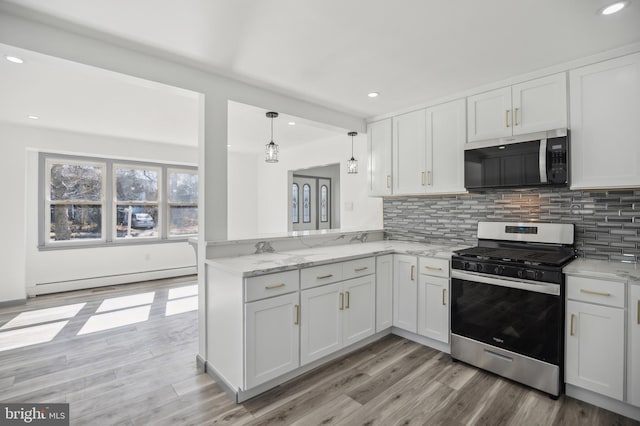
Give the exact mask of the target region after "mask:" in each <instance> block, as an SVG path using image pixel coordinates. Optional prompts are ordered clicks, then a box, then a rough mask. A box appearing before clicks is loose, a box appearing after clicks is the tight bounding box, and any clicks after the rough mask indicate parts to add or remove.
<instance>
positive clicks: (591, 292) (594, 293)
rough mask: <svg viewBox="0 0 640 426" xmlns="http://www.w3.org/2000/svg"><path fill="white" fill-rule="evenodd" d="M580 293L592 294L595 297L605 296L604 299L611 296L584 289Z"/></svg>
mask: <svg viewBox="0 0 640 426" xmlns="http://www.w3.org/2000/svg"><path fill="white" fill-rule="evenodd" d="M580 293H584V294H592V295H594V296H604V297H609V296H611V293H602V292H600V291H593V290H585V289H584V288H581V289H580Z"/></svg>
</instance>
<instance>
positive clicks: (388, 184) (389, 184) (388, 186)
mask: <svg viewBox="0 0 640 426" xmlns="http://www.w3.org/2000/svg"><path fill="white" fill-rule="evenodd" d="M389 188H391V176H390V175H387V189H389Z"/></svg>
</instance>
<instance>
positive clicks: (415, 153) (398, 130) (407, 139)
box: [393, 109, 427, 195]
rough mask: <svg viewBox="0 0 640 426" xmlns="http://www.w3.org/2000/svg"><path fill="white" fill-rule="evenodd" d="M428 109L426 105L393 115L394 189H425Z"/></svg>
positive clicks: (411, 191) (410, 191) (396, 191)
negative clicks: (425, 107) (426, 109)
mask: <svg viewBox="0 0 640 426" xmlns="http://www.w3.org/2000/svg"><path fill="white" fill-rule="evenodd" d="M426 152H427V147H426V113H425V110H424V109H421V110H418V111H413V112H410V113H407V114H402V115H399V116H397V117H393V159H394V164H393V166H394V167H393V193H394V194H396V195H398V194H418V193H421V192H425V189H426V185H427V170H426V157H427V155H426Z"/></svg>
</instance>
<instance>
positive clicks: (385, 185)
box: [367, 118, 392, 196]
mask: <svg viewBox="0 0 640 426" xmlns="http://www.w3.org/2000/svg"><path fill="white" fill-rule="evenodd" d="M367 137H368V141H369V195H371V196H383V195H391V143H392V134H391V119H390V118H388V119H386V120H382V121H376V122H375V123H370V124H369V126H368V129H367Z"/></svg>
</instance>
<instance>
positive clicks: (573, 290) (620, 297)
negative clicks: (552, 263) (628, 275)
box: [567, 276, 625, 308]
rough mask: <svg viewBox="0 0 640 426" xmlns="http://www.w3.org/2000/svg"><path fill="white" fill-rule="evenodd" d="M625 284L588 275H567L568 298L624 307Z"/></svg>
mask: <svg viewBox="0 0 640 426" xmlns="http://www.w3.org/2000/svg"><path fill="white" fill-rule="evenodd" d="M624 286H625V284H624V283H623V282H618V281H607V280H602V279H594V278H586V277H572V276H569V277H567V298H569V299H573V300H579V301H583V302H589V303H598V304H600V305H607V306H615V307H618V308H624V299H625V295H624V294H625V291H624V290H625V289H624Z"/></svg>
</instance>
